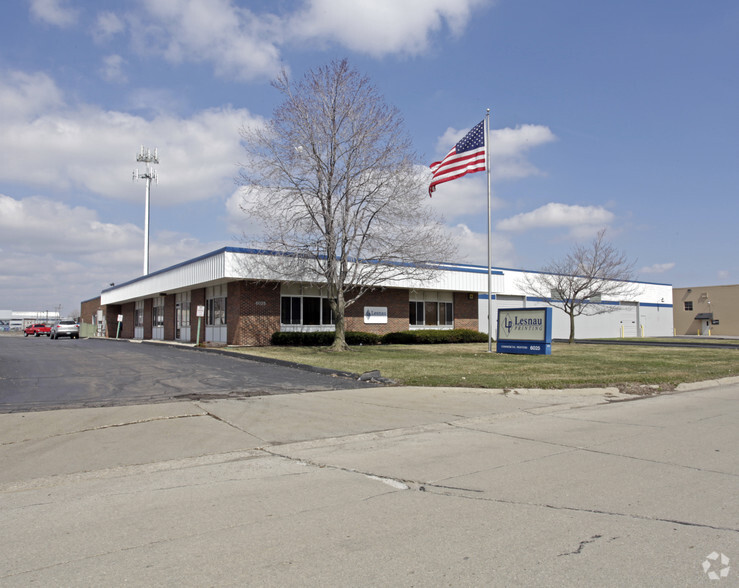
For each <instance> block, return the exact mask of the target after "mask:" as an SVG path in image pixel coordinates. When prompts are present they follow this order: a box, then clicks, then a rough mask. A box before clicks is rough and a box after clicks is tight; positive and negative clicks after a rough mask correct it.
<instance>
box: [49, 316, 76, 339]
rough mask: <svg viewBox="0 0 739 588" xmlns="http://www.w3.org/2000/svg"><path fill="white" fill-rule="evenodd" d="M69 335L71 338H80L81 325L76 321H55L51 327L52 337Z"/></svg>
mask: <svg viewBox="0 0 739 588" xmlns="http://www.w3.org/2000/svg"><path fill="white" fill-rule="evenodd" d="M59 337H69V338H70V339H79V338H80V325H79V323H76V322H74V321H70V320H63V321H57V322H56V323H54V326H53V327H51V338H52V339H58V338H59Z"/></svg>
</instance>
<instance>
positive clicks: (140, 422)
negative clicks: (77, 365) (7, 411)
mask: <svg viewBox="0 0 739 588" xmlns="http://www.w3.org/2000/svg"><path fill="white" fill-rule="evenodd" d="M204 416H207V415H205V414H179V415H172V416H158V417H151V418H147V419H139V420H135V421H126V422H123V423H109V424H106V425H99V426H97V427H88V428H86V429H75V430H74V431H65V432H63V433H55V434H53V435H47V436H46V437H36V438H33V439H19V440H15V441H6V442H3V443H0V446H5V445H15V444H17V443H27V442H28V441H45V440H48V439H56V438H58V437H67V436H69V435H78V434H80V433H90V432H93V431H104V430H105V429H117V428H120V427H130V426H133V425H143V424H145V423H154V422H157V421H171V420H177V419H190V418H199V417H204Z"/></svg>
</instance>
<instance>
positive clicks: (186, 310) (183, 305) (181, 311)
mask: <svg viewBox="0 0 739 588" xmlns="http://www.w3.org/2000/svg"><path fill="white" fill-rule="evenodd" d="M190 304H191V293H190V292H180V293H179V294H177V297H176V298H175V324H176V325H177V326H178V327H189V326H190Z"/></svg>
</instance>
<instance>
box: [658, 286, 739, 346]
mask: <svg viewBox="0 0 739 588" xmlns="http://www.w3.org/2000/svg"><path fill="white" fill-rule="evenodd" d="M673 298H674V300H675V306H674V310H673V321H674V323H675V333H676V334H678V335H729V336H739V285H733V286H693V287H692V288H675V289H674V290H673Z"/></svg>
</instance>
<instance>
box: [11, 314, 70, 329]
mask: <svg viewBox="0 0 739 588" xmlns="http://www.w3.org/2000/svg"><path fill="white" fill-rule="evenodd" d="M58 320H59V312H58V311H56V310H54V311H50V310H0V331H22V330H23V329H25V328H26V327H27V326H29V325H32V324H33V323H44V324H48V325H51V324H52V323H53V322H54V321H58Z"/></svg>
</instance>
